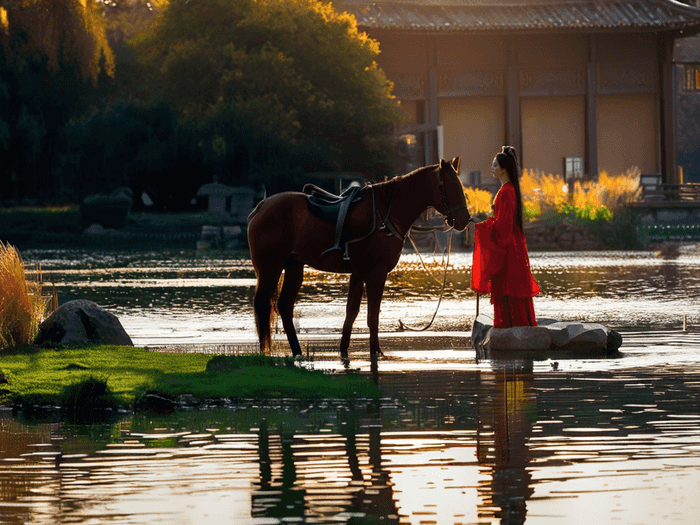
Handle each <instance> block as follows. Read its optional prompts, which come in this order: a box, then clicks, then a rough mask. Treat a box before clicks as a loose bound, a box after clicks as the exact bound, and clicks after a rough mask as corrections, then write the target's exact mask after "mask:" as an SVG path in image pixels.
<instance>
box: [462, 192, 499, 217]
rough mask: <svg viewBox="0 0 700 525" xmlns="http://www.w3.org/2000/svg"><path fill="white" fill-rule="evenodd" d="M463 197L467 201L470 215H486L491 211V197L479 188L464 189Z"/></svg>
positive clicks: (489, 193)
mask: <svg viewBox="0 0 700 525" xmlns="http://www.w3.org/2000/svg"><path fill="white" fill-rule="evenodd" d="M464 196H465V197H466V199H467V208H468V209H469V214H470V215H477V214H486V213H488V212H490V211H491V205H492V203H493V195H491V192H490V191H486V190H482V189H480V188H468V187H467V188H464Z"/></svg>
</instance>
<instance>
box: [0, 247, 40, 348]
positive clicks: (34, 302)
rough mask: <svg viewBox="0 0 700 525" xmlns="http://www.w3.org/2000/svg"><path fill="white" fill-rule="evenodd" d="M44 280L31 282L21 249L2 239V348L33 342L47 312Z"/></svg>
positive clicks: (0, 260) (0, 268) (0, 341)
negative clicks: (42, 283)
mask: <svg viewBox="0 0 700 525" xmlns="http://www.w3.org/2000/svg"><path fill="white" fill-rule="evenodd" d="M46 305H47V301H46V300H45V299H44V298H43V297H42V295H41V283H40V282H27V279H26V276H25V272H24V262H23V261H22V257H21V255H20V254H19V251H17V248H15V247H13V246H10V245H9V244H5V243H3V242H2V241H0V349H3V348H7V347H9V346H13V345H26V344H29V343H31V342H32V341H33V340H34V339H35V338H36V335H37V331H38V328H39V323H40V322H41V321H42V319H43V316H44V313H45V311H46Z"/></svg>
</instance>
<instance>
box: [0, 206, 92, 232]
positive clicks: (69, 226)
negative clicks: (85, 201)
mask: <svg viewBox="0 0 700 525" xmlns="http://www.w3.org/2000/svg"><path fill="white" fill-rule="evenodd" d="M0 224H2V231H1V232H0V233H13V232H18V231H19V232H25V231H26V232H49V233H78V232H80V231H81V228H80V210H79V208H78V206H54V207H15V208H0Z"/></svg>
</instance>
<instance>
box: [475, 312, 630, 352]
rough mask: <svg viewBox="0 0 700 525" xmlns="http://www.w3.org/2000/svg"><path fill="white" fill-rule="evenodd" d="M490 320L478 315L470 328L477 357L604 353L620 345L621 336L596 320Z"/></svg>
mask: <svg viewBox="0 0 700 525" xmlns="http://www.w3.org/2000/svg"><path fill="white" fill-rule="evenodd" d="M491 324H492V321H491V319H490V318H488V317H485V316H479V318H477V319H476V320H475V321H474V324H473V327H472V345H473V346H474V348H475V349H476V351H477V357H478V358H480V359H488V358H492V357H496V356H498V357H509V356H512V357H516V356H517V357H530V358H546V357H550V356H560V355H562V354H564V355H571V356H582V357H585V356H588V357H590V356H605V355H612V354H615V353H616V352H617V351H618V349H619V348H620V346H622V336H621V335H620V334H619V333H618V332H616V331H615V330H612V329H610V328H608V327H607V326H604V325H601V324H597V323H580V322H562V321H557V320H555V319H538V320H537V324H538V326H517V327H514V328H493V327H492V326H491Z"/></svg>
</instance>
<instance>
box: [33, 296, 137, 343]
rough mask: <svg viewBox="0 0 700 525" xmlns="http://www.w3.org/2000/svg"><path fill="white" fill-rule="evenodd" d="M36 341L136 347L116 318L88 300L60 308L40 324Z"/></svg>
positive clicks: (68, 303) (71, 302) (79, 300)
mask: <svg viewBox="0 0 700 525" xmlns="http://www.w3.org/2000/svg"><path fill="white" fill-rule="evenodd" d="M36 342H37V344H43V343H60V344H69V345H75V344H104V345H119V346H134V343H133V342H132V341H131V338H130V337H129V335H128V334H127V333H126V331H125V330H124V327H123V326H122V324H121V323H120V322H119V319H117V317H116V316H115V315H113V314H111V313H109V312H108V311H106V310H104V309H103V308H100V307H99V306H98V305H97V304H95V303H93V302H92V301H87V300H85V299H77V300H75V301H69V302H67V303H65V304H62V305H61V306H59V307H58V308H57V309H56V310H55V311H54V312H53V313H52V314H51V315H50V316H49V317H48V318H47V319H46V320H45V321H44V322H43V323H41V325H39V335H38V337H37V341H36Z"/></svg>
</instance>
